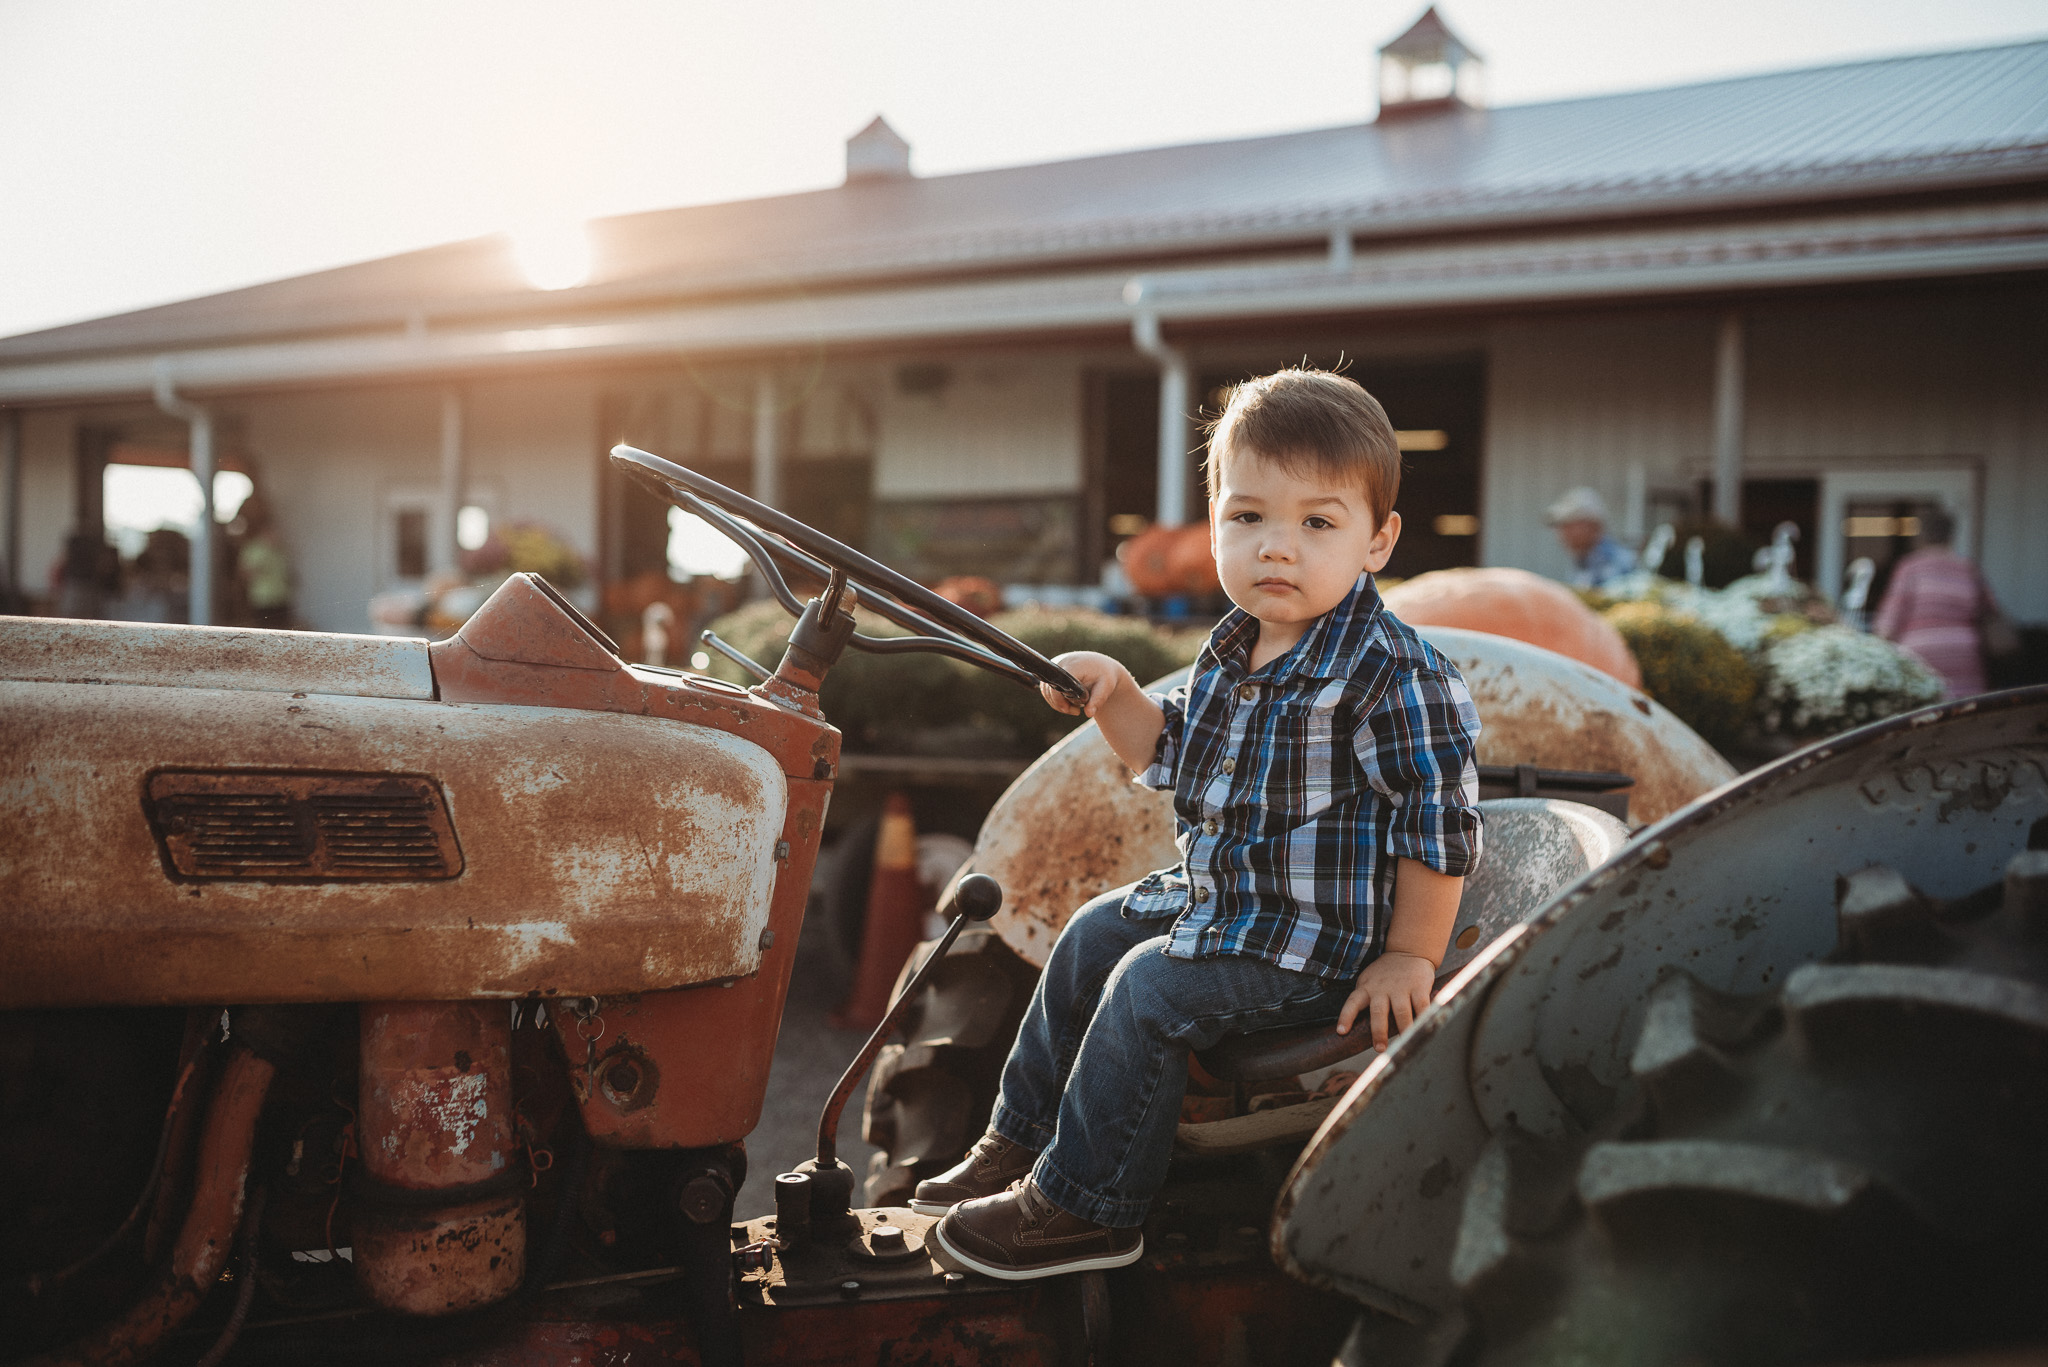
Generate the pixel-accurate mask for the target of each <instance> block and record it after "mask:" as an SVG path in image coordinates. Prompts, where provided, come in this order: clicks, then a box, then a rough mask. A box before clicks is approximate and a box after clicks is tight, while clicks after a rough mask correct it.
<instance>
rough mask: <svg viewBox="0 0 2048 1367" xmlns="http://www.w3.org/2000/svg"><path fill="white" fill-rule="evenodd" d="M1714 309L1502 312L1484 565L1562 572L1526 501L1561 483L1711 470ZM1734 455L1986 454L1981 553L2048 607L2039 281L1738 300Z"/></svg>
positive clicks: (1890, 463) (2044, 336)
mask: <svg viewBox="0 0 2048 1367" xmlns="http://www.w3.org/2000/svg"><path fill="white" fill-rule="evenodd" d="M1719 316H1720V314H1719V312H1718V310H1713V311H1710V310H1707V309H1699V310H1686V311H1678V310H1673V311H1662V312H1660V311H1642V312H1628V313H1614V314H1607V315H1598V316H1576V317H1547V318H1532V319H1526V320H1516V321H1511V322H1506V323H1502V324H1500V325H1498V326H1497V327H1495V328H1494V329H1493V332H1492V335H1491V337H1490V339H1489V344H1488V371H1487V420H1486V426H1487V440H1486V488H1485V503H1484V508H1483V511H1482V514H1481V516H1482V524H1481V537H1482V554H1483V558H1484V561H1485V563H1487V564H1494V565H1519V566H1522V567H1525V568H1527V569H1531V570H1535V571H1537V572H1538V573H1541V574H1549V575H1557V576H1562V575H1564V574H1566V573H1567V572H1568V570H1569V562H1568V561H1567V559H1566V557H1565V555H1564V553H1563V551H1561V550H1560V549H1559V548H1558V546H1557V543H1556V540H1555V538H1554V537H1553V535H1552V534H1551V532H1550V531H1549V529H1548V528H1546V527H1545V526H1544V525H1543V521H1542V509H1543V507H1544V505H1545V504H1547V503H1548V502H1549V501H1550V500H1551V499H1553V498H1555V497H1556V496H1557V495H1558V494H1560V493H1562V492H1563V491H1564V490H1565V489H1567V488H1569V487H1571V486H1573V485H1576V484H1590V485H1592V486H1593V487H1595V488H1597V489H1599V490H1600V491H1601V493H1602V494H1603V495H1604V496H1605V497H1606V498H1607V500H1608V502H1609V504H1610V505H1611V506H1612V507H1613V508H1614V509H1615V511H1616V515H1617V518H1618V517H1619V516H1620V514H1621V510H1622V509H1623V507H1624V499H1625V495H1626V490H1627V481H1628V467H1629V466H1630V464H1631V463H1640V464H1641V465H1642V466H1643V468H1644V471H1645V475H1646V477H1647V480H1648V483H1649V484H1650V486H1651V487H1652V488H1656V487H1658V486H1660V485H1661V486H1665V487H1670V488H1685V487H1688V486H1691V485H1693V484H1694V483H1695V482H1696V481H1697V480H1699V479H1701V478H1705V477H1707V476H1710V475H1711V473H1712V469H1711V467H1712V446H1711V443H1712V423H1711V404H1712V374H1713V355H1714V338H1715V329H1716V327H1717V325H1718V319H1719ZM1745 318H1746V320H1747V335H1748V367H1747V396H1746V397H1747V404H1746V420H1745V442H1744V446H1745V469H1746V470H1747V471H1748V472H1749V473H1751V474H1754V475H1760V476H1762V475H1773V476H1787V477H1791V476H1820V475H1824V474H1826V473H1827V472H1828V471H1831V470H1851V469H1874V470H1888V469H1903V468H1908V467H1913V466H1916V465H1928V466H1943V465H1947V466H1971V467H1975V468H1980V469H1981V470H1982V500H1981V508H1982V519H1983V524H1982V525H1983V533H1982V541H1981V545H1980V550H1979V556H1980V560H1981V563H1982V564H1983V565H1984V568H1985V573H1986V575H1987V577H1988V578H1989V579H1990V581H1991V583H1992V585H1993V588H1994V589H1995V590H1996V592H1997V593H1998V594H1999V596H2000V597H2001V598H2002V599H2003V600H2004V601H2005V602H2006V603H2007V605H2008V607H2009V608H2010V609H2011V610H2012V611H2013V612H2014V613H2015V614H2016V615H2018V616H2019V617H2021V618H2023V619H2025V620H2030V621H2042V620H2048V530H2044V529H2048V290H2044V289H2042V288H2041V287H2038V286H2034V287H2029V288H2027V289H1998V288H1989V287H1977V286H1965V287H1959V288H1953V289H1942V290H1934V289H1929V290H1926V291H1914V292H1910V293H1897V294H1891V295H1888V296H1871V297H1867V298H1862V299H1852V300H1812V301H1792V302H1783V303H1770V304H1762V305H1753V306H1750V307H1749V308H1747V309H1746V310H1745Z"/></svg>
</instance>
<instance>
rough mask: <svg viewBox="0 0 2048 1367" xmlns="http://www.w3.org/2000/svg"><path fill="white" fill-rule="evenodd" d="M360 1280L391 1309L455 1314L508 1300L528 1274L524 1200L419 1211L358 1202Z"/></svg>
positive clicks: (354, 1229) (502, 1198)
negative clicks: (506, 1298)
mask: <svg viewBox="0 0 2048 1367" xmlns="http://www.w3.org/2000/svg"><path fill="white" fill-rule="evenodd" d="M350 1239H351V1241H352V1242H353V1244H354V1245H355V1253H354V1256H355V1275H356V1284H357V1285H359V1286H361V1287H362V1288H363V1290H364V1292H365V1293H366V1294H367V1295H368V1296H369V1297H370V1299H371V1300H372V1301H374V1302H376V1303H377V1304H378V1305H381V1306H383V1307H384V1308H385V1309H387V1310H396V1311H398V1312H399V1313H401V1314H407V1315H427V1316H432V1315H454V1314H460V1313H461V1312H462V1311H464V1310H474V1309H476V1308H477V1307H478V1306H481V1305H489V1304H490V1303H491V1302H493V1301H499V1300H503V1299H504V1298H505V1297H507V1296H509V1295H511V1294H512V1293H513V1292H514V1291H517V1290H518V1289H519V1283H520V1281H521V1279H522V1278H524V1277H525V1275H526V1202H525V1200H524V1198H522V1197H520V1196H516V1195H498V1196H492V1197H486V1198H484V1199H482V1200H477V1201H469V1202H465V1203H462V1204H458V1205H451V1206H436V1207H432V1208H429V1209H417V1208H410V1207H405V1206H382V1205H378V1204H375V1203H374V1202H370V1201H361V1202H358V1203H357V1205H356V1207H355V1210H354V1214H353V1219H352V1222H351V1224H350Z"/></svg>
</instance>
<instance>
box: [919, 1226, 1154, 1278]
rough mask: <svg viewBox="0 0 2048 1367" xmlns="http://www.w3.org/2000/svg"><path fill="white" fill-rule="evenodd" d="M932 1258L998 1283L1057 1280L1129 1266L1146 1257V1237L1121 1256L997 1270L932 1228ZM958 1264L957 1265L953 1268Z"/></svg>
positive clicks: (942, 1229) (943, 1229)
mask: <svg viewBox="0 0 2048 1367" xmlns="http://www.w3.org/2000/svg"><path fill="white" fill-rule="evenodd" d="M933 1245H936V1247H935V1248H934V1249H933V1256H934V1257H935V1258H937V1259H938V1260H939V1263H940V1265H941V1266H943V1267H945V1268H946V1269H947V1270H948V1271H952V1272H979V1273H980V1274H981V1275H982V1276H984V1277H994V1278H996V1279H997V1280H998V1281H1005V1282H1028V1281H1035V1280H1036V1279H1038V1278H1040V1277H1059V1276H1064V1275H1065V1274H1066V1273H1069V1272H1101V1271H1107V1270H1109V1269H1110V1268H1116V1267H1129V1266H1130V1265H1131V1264H1132V1263H1134V1262H1136V1261H1138V1259H1140V1258H1142V1257H1144V1256H1145V1236H1144V1235H1142V1234H1141V1235H1139V1236H1138V1242H1137V1243H1135V1244H1133V1245H1132V1246H1131V1247H1130V1248H1129V1249H1127V1250H1125V1251H1124V1252H1122V1253H1106V1254H1104V1255H1103V1256H1101V1257H1099V1258H1077V1259H1075V1260H1074V1261H1073V1262H1068V1263H1057V1264H1053V1265H1050V1266H1046V1267H998V1266H996V1265H995V1264H993V1263H984V1262H981V1261H979V1260H977V1259H974V1258H970V1257H968V1256H967V1255H966V1254H964V1253H962V1252H961V1251H960V1250H959V1249H957V1248H955V1247H953V1245H951V1244H950V1243H947V1242H946V1227H945V1226H944V1225H934V1226H932V1237H931V1240H930V1242H929V1243H928V1244H927V1247H932V1246H933ZM956 1264H957V1266H956Z"/></svg>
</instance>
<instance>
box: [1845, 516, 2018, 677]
mask: <svg viewBox="0 0 2048 1367" xmlns="http://www.w3.org/2000/svg"><path fill="white" fill-rule="evenodd" d="M1955 531H1956V523H1955V519H1954V518H1953V517H1951V516H1950V515H1949V514H1948V512H1947V510H1945V509H1942V508H1930V509H1928V510H1927V511H1925V512H1923V513H1921V514H1920V531H1919V535H1918V537H1917V539H1916V543H1915V546H1914V549H1913V552H1912V553H1911V554H1910V555H1908V556H1906V557H1905V558H1904V559H1903V560H1901V561H1899V563H1898V564H1897V566H1895V567H1894V568H1893V570H1892V579H1891V583H1890V584H1888V585H1887V586H1886V587H1885V591H1884V602H1883V603H1882V604H1880V605H1879V607H1878V609H1877V621H1876V622H1875V623H1874V624H1873V630H1875V631H1876V632H1877V634H1878V635H1880V636H1882V637H1884V638H1885V639H1886V640H1887V641H1892V642H1895V643H1897V644H1898V645H1900V646H1902V647H1903V648H1905V649H1907V650H1910V651H1912V652H1913V653H1914V654H1915V655H1918V656H1919V657H1920V658H1921V659H1922V660H1924V661H1925V662H1926V663H1927V667H1928V668H1929V669H1932V670H1933V671H1934V672H1935V673H1937V674H1939V675H1941V679H1942V682H1943V683H1944V684H1945V685H1947V687H1948V695H1949V696H1950V697H1951V698H1967V697H1969V696H1970V695H1972V694H1974V693H1982V692H1983V691H1984V642H1983V638H1982V636H1981V635H1980V633H1979V631H1978V628H1977V624H1978V623H1979V622H1981V621H1982V620H1983V619H1984V615H1985V610H1986V608H1988V607H1989V606H1990V605H1991V590H1990V589H1989V588H1988V587H1986V586H1985V583H1984V578H1983V576H1982V575H1980V574H1978V573H1977V567H1976V566H1975V565H1973V564H1971V563H1970V562H1969V561H1967V560H1965V559H1963V557H1961V556H1960V555H1957V554H1956V553H1955V552H1954V551H1953V550H1951V549H1950V547H1949V543H1950V542H1951V541H1952V540H1954V539H1955Z"/></svg>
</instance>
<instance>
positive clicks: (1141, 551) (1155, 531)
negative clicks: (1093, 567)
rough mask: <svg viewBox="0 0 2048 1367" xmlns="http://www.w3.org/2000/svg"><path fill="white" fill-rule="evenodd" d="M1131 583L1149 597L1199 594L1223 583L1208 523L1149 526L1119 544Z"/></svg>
mask: <svg viewBox="0 0 2048 1367" xmlns="http://www.w3.org/2000/svg"><path fill="white" fill-rule="evenodd" d="M1116 554H1117V559H1118V560H1120V561H1122V562H1123V567H1124V575H1125V577H1126V578H1128V579H1129V580H1130V581H1131V587H1132V588H1134V589H1136V590H1137V591H1138V592H1139V593H1141V594H1143V595H1144V596H1145V597H1147V598H1172V597H1175V596H1176V595H1180V594H1186V595H1188V596H1189V597H1194V598H1200V597H1203V596H1205V595H1208V594H1211V593H1214V592H1216V591H1217V590H1218V589H1220V588H1221V587H1222V586H1223V585H1222V583H1221V581H1220V580H1218V579H1217V577H1216V557H1215V556H1213V555H1211V554H1210V553H1209V524H1208V523H1206V522H1190V523H1188V524H1187V525H1186V526H1185V527H1147V528H1146V529H1145V530H1144V531H1142V532H1139V533H1138V534H1137V535H1136V536H1134V537H1132V538H1131V539H1130V540H1129V541H1126V542H1125V543H1124V544H1123V545H1121V546H1119V547H1117V553H1116Z"/></svg>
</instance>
